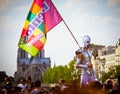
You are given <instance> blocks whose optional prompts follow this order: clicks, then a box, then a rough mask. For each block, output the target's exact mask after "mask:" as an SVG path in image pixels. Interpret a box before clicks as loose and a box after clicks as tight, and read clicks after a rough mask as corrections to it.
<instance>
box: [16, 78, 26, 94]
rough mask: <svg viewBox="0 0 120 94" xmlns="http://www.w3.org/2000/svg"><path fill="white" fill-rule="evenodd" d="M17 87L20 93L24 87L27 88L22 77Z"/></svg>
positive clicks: (24, 89)
mask: <svg viewBox="0 0 120 94" xmlns="http://www.w3.org/2000/svg"><path fill="white" fill-rule="evenodd" d="M18 87H20V88H21V94H25V91H26V88H27V84H26V80H25V79H24V78H22V79H21V80H20V83H19V84H18Z"/></svg>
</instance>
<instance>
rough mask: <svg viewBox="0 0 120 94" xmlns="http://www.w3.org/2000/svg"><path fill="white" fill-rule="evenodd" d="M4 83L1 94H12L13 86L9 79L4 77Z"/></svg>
mask: <svg viewBox="0 0 120 94" xmlns="http://www.w3.org/2000/svg"><path fill="white" fill-rule="evenodd" d="M4 83H5V85H4V87H3V89H2V93H3V94H12V88H13V86H12V82H11V80H10V78H9V77H5V78H4Z"/></svg>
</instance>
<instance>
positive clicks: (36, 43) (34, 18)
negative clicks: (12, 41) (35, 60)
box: [18, 0, 62, 56]
mask: <svg viewBox="0 0 120 94" xmlns="http://www.w3.org/2000/svg"><path fill="white" fill-rule="evenodd" d="M61 21H62V17H61V16H60V14H59V13H58V11H57V9H56V8H55V6H54V4H53V3H52V1H51V0H34V1H33V3H32V6H31V8H30V11H29V13H28V16H27V18H26V21H25V24H24V27H23V30H22V33H21V36H20V40H19V43H18V46H19V47H20V48H21V49H23V50H25V51H26V52H28V53H29V54H31V55H32V56H35V55H37V53H38V52H39V51H40V50H41V49H42V48H43V47H44V44H45V42H46V33H47V32H48V31H50V30H51V29H52V28H53V27H55V26H56V25H57V24H59V23H60V22H61Z"/></svg>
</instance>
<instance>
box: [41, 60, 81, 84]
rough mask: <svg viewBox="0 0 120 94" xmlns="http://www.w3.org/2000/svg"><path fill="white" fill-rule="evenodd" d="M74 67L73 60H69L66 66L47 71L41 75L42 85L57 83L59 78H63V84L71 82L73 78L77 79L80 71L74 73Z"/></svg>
mask: <svg viewBox="0 0 120 94" xmlns="http://www.w3.org/2000/svg"><path fill="white" fill-rule="evenodd" d="M74 65H75V59H74V60H71V61H70V63H69V64H68V65H65V66H62V65H60V66H56V67H53V68H49V69H47V70H46V72H45V73H44V75H43V83H58V81H59V79H61V78H64V80H65V82H67V83H68V82H71V80H73V77H75V78H78V79H79V77H80V71H76V69H75V68H74ZM75 71H76V72H75ZM74 72H75V73H74ZM72 73H74V75H72Z"/></svg>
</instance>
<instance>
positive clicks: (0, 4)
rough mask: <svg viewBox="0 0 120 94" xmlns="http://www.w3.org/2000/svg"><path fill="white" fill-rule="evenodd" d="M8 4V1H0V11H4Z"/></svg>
mask: <svg viewBox="0 0 120 94" xmlns="http://www.w3.org/2000/svg"><path fill="white" fill-rule="evenodd" d="M10 3H11V1H10V0H0V10H4V9H6V7H7V5H9V4H10Z"/></svg>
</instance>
